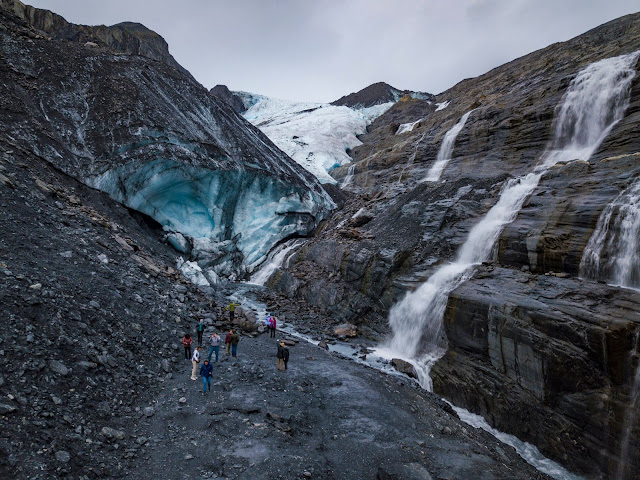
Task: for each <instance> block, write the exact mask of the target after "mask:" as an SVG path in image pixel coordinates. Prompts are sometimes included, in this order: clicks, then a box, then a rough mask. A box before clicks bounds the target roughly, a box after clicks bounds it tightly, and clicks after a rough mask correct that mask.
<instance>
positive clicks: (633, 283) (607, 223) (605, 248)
mask: <svg viewBox="0 0 640 480" xmlns="http://www.w3.org/2000/svg"><path fill="white" fill-rule="evenodd" d="M639 235H640V178H639V179H636V180H635V182H633V183H632V184H631V185H630V186H629V187H628V188H627V189H625V190H624V191H623V192H622V193H620V195H618V196H617V197H616V198H615V199H614V200H613V202H611V203H610V204H609V205H607V207H606V208H605V209H604V211H603V212H602V214H601V215H600V218H599V219H598V224H597V225H596V229H595V230H594V232H593V235H591V238H590V239H589V243H588V244H587V247H586V248H585V250H584V253H583V255H582V260H581V261H580V276H581V277H582V278H587V279H590V280H605V281H606V282H607V283H608V284H610V285H616V286H620V287H627V288H634V289H636V290H638V289H640V244H639V242H638V236H639Z"/></svg>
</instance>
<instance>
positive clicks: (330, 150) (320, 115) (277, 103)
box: [211, 84, 433, 184]
mask: <svg viewBox="0 0 640 480" xmlns="http://www.w3.org/2000/svg"><path fill="white" fill-rule="evenodd" d="M381 85H384V86H386V87H388V88H382V87H381ZM224 88H226V87H224ZM224 88H223V86H216V87H214V89H212V90H211V93H212V94H213V95H215V96H217V97H218V98H220V99H222V100H224V101H226V102H227V103H229V102H230V101H232V102H233V103H234V104H238V102H239V101H241V102H242V103H243V104H244V107H245V111H244V112H242V115H243V116H244V117H245V118H246V119H247V120H248V121H249V122H251V123H252V124H253V125H255V126H256V127H258V128H259V129H260V130H262V132H263V133H264V134H265V135H267V137H269V139H270V140H271V141H272V142H273V143H275V144H276V145H277V146H278V147H279V148H280V149H281V150H282V151H284V152H285V153H286V154H287V155H289V156H290V157H291V158H292V159H293V160H295V161H296V162H297V163H298V164H299V165H301V166H302V167H304V168H305V169H306V170H308V171H309V172H311V173H312V174H313V175H314V176H315V177H316V178H317V179H318V180H319V181H320V182H321V183H332V184H335V183H336V180H335V179H334V178H333V177H331V175H329V172H330V171H331V170H332V169H334V168H337V167H339V166H341V165H345V164H347V163H349V162H351V161H352V159H351V157H350V156H349V153H348V152H349V151H350V150H351V149H353V148H355V147H357V146H359V145H361V144H362V142H360V140H358V135H362V134H364V133H366V131H367V126H368V125H369V124H370V123H371V122H373V121H374V120H375V119H376V118H378V117H379V116H380V115H382V114H383V113H384V112H386V111H387V110H388V109H389V108H391V107H392V106H393V105H394V103H395V102H396V101H398V100H399V99H400V98H401V97H402V96H403V95H404V94H407V95H412V96H415V98H419V99H421V100H427V101H431V100H432V97H433V96H432V95H430V94H428V93H420V92H410V91H408V90H407V91H403V90H398V89H395V88H393V87H391V86H389V85H387V84H374V85H371V86H369V87H367V88H365V89H363V90H361V91H360V92H358V93H354V94H351V95H349V96H347V97H342V98H341V99H340V100H337V101H336V102H333V103H331V104H327V103H310V102H295V101H290V100H281V99H276V98H272V97H266V96H263V95H256V94H253V93H248V92H233V95H232V97H229V95H224V96H222V94H221V92H224ZM225 93H226V92H225ZM344 99H347V101H346V103H344V102H343V100H344ZM349 99H351V100H353V101H354V102H356V103H354V104H353V105H351V104H350V101H349ZM338 102H343V103H344V104H341V105H337V104H336V103H338Z"/></svg>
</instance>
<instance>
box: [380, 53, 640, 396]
mask: <svg viewBox="0 0 640 480" xmlns="http://www.w3.org/2000/svg"><path fill="white" fill-rule="evenodd" d="M638 53H640V52H636V53H633V54H628V55H622V56H619V57H614V58H608V59H605V60H601V61H599V62H595V63H593V64H591V65H589V66H587V67H586V68H584V69H583V70H581V71H580V72H579V73H578V75H577V76H576V77H575V78H574V79H573V81H572V82H571V84H570V85H569V87H568V89H567V92H566V93H565V95H564V96H563V98H562V102H561V104H560V106H559V107H558V108H557V110H556V128H555V135H554V140H553V143H552V145H551V147H550V149H548V150H547V151H545V153H544V154H543V156H542V158H541V162H540V165H539V166H537V167H536V168H535V170H534V171H533V172H532V173H529V174H528V175H525V176H522V177H518V178H515V179H511V180H509V181H508V182H507V184H506V185H505V186H504V188H503V189H502V192H501V193H500V197H499V199H498V202H497V203H496V205H494V206H493V207H492V208H491V209H490V210H489V212H488V213H487V214H486V216H485V217H484V218H483V219H482V220H481V221H480V222H479V223H478V224H477V225H475V226H474V227H473V228H472V229H471V231H470V232H469V236H468V237H467V239H466V241H465V243H464V244H463V245H462V247H461V248H460V250H459V251H458V255H457V257H456V259H455V260H454V261H453V262H452V263H449V264H446V265H443V266H442V267H440V268H439V269H438V270H437V271H436V272H435V273H434V274H433V275H432V276H431V277H430V278H429V279H428V280H427V281H426V282H425V283H423V284H422V285H421V286H420V287H418V289H417V290H415V291H413V292H409V293H408V294H407V295H406V296H405V297H404V299H403V300H402V301H401V302H400V303H398V304H396V305H395V306H394V307H393V308H392V309H391V311H390V312H389V324H390V326H391V329H392V332H393V336H392V338H391V339H390V340H389V341H388V342H387V343H386V345H384V346H382V347H381V349H380V351H381V355H384V356H389V355H390V354H391V355H393V356H397V357H400V358H404V359H407V360H410V361H411V362H412V363H413V364H414V365H416V367H417V368H416V370H417V371H418V374H419V376H420V384H421V385H422V386H423V387H424V388H427V389H431V388H432V384H431V379H430V377H429V370H430V367H431V365H432V364H433V363H435V361H436V360H437V359H438V358H440V356H441V355H442V354H443V353H444V351H445V348H446V338H445V336H444V334H443V332H442V320H443V316H444V310H445V307H446V303H447V298H448V295H449V293H450V292H451V291H452V290H453V289H455V288H456V287H457V286H458V285H460V284H461V283H462V282H464V281H465V280H467V279H468V278H469V277H470V276H471V275H472V273H473V267H474V266H475V265H478V264H480V263H482V262H483V261H487V260H489V258H490V255H491V252H492V250H493V247H494V245H495V242H496V241H497V239H498V237H499V235H500V233H501V232H502V229H503V228H504V226H505V225H507V224H508V223H510V222H512V221H513V220H514V219H515V218H516V216H517V214H518V212H519V211H520V209H521V207H522V205H523V203H524V201H525V200H526V198H527V197H529V195H531V193H532V192H533V191H534V189H535V188H536V187H537V185H538V183H539V181H540V179H541V178H542V175H543V174H544V173H545V172H546V171H547V170H548V169H549V168H550V167H552V166H553V165H555V164H557V163H558V162H564V161H570V160H575V159H582V160H588V159H589V157H590V156H591V155H592V154H593V152H594V151H595V150H596V148H597V147H598V146H599V145H600V143H601V142H602V140H603V139H604V138H605V137H606V135H607V134H608V133H609V131H610V130H611V128H612V127H613V125H614V124H615V123H616V122H618V121H619V120H620V119H621V118H622V116H623V114H624V111H625V109H626V108H627V106H628V103H629V92H630V85H631V80H632V79H633V76H634V74H635V71H634V69H633V67H632V65H633V64H635V61H636V60H637V57H638Z"/></svg>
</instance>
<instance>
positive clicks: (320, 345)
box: [318, 342, 329, 350]
mask: <svg viewBox="0 0 640 480" xmlns="http://www.w3.org/2000/svg"><path fill="white" fill-rule="evenodd" d="M318 346H319V347H320V348H324V349H325V350H329V345H328V344H327V342H320V343H319V344H318Z"/></svg>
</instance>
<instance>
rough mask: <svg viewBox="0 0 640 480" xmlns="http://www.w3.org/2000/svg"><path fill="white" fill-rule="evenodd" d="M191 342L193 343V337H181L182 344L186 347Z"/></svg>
mask: <svg viewBox="0 0 640 480" xmlns="http://www.w3.org/2000/svg"><path fill="white" fill-rule="evenodd" d="M192 343H193V338H191V337H189V338H187V337H182V345H184V346H185V347H188V346H189V345H191V344H192Z"/></svg>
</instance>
